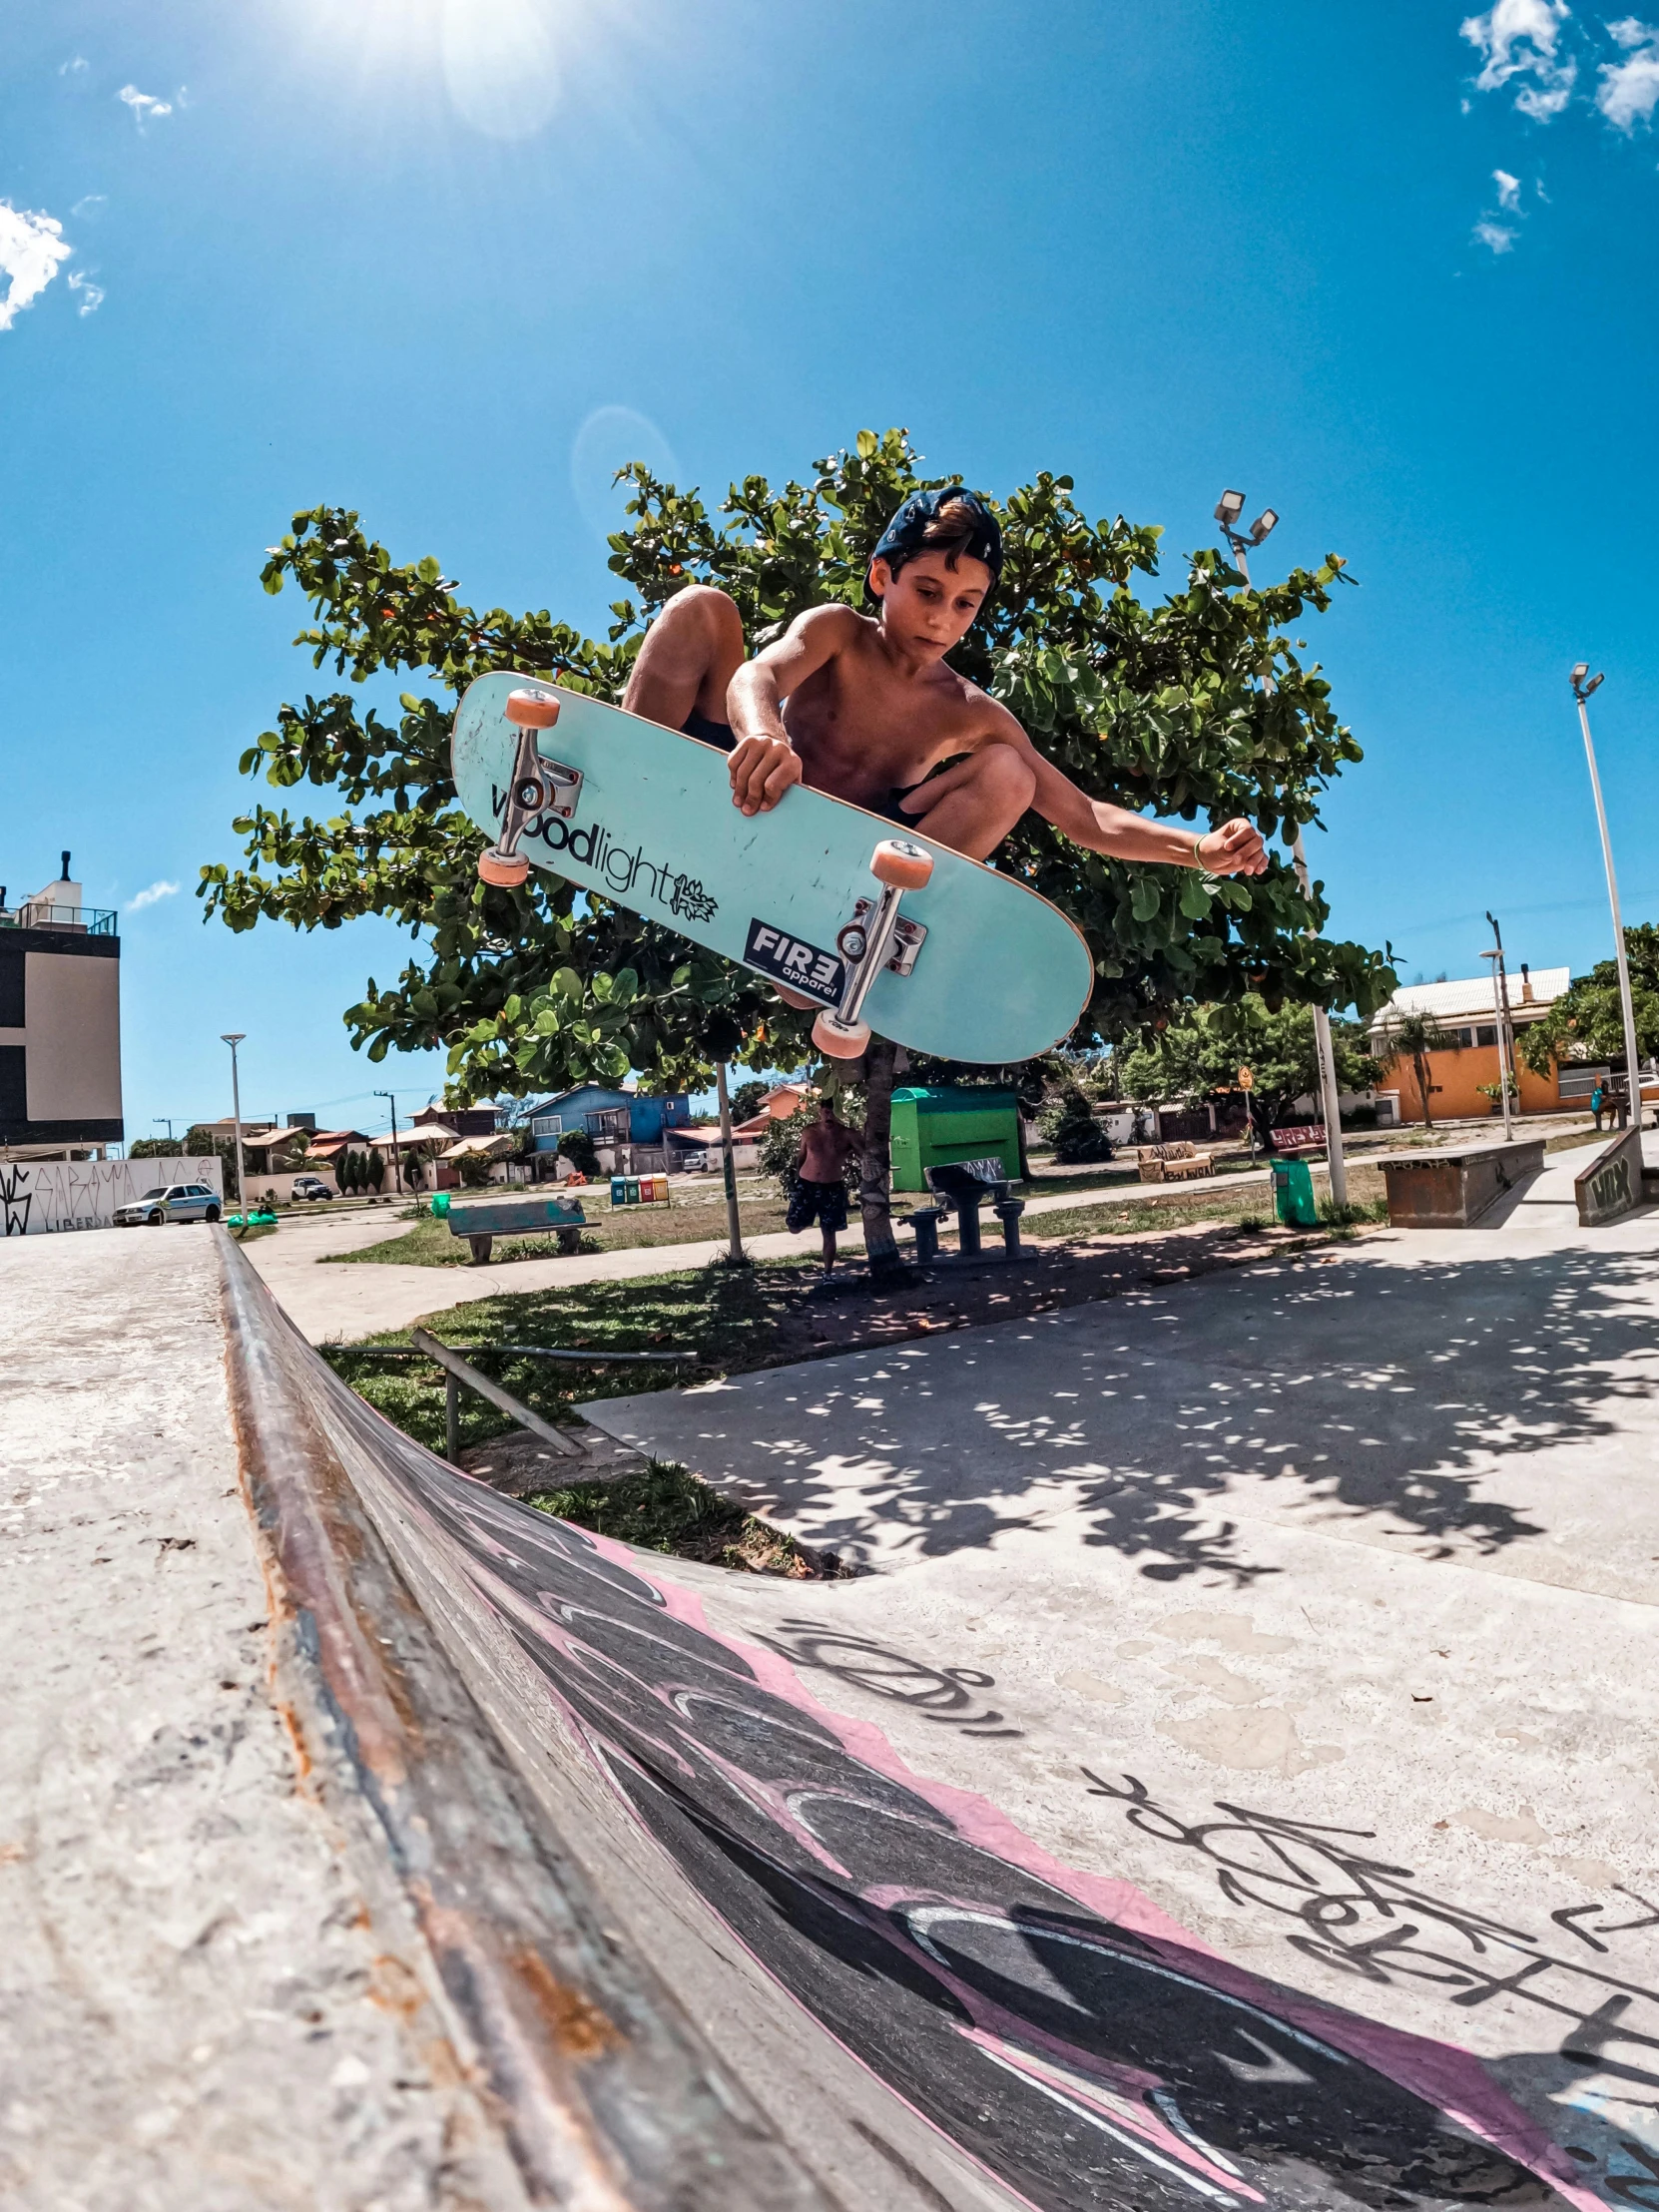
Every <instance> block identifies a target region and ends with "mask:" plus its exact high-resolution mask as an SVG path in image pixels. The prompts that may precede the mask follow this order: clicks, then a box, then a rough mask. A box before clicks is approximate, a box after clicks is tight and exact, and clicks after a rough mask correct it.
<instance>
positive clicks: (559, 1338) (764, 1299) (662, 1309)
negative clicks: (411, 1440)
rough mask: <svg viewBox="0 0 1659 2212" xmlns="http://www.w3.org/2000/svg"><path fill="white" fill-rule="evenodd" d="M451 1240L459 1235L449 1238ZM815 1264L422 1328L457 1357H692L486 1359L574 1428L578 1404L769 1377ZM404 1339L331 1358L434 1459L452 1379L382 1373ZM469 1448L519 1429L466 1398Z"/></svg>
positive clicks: (655, 1283)
mask: <svg viewBox="0 0 1659 2212" xmlns="http://www.w3.org/2000/svg"><path fill="white" fill-rule="evenodd" d="M446 1234H447V1232H446ZM815 1265H816V1262H815V1261H812V1260H807V1259H803V1260H801V1261H793V1260H786V1261H772V1262H769V1263H768V1264H767V1265H766V1266H765V1267H764V1268H754V1269H750V1268H723V1267H713V1266H711V1267H707V1268H693V1269H687V1270H684V1271H682V1272H680V1273H678V1274H674V1275H650V1276H643V1277H636V1278H634V1279H633V1280H632V1281H630V1282H626V1283H573V1284H570V1285H561V1286H556V1287H554V1288H552V1289H549V1290H545V1291H515V1292H510V1293H508V1292H499V1293H497V1294H496V1295H495V1296H494V1297H493V1298H483V1299H478V1300H476V1301H475V1302H473V1303H472V1304H469V1305H467V1306H461V1307H451V1308H449V1309H448V1310H447V1311H446V1312H443V1313H438V1314H433V1315H428V1316H427V1317H426V1319H425V1321H424V1322H423V1324H422V1326H423V1327H424V1328H426V1329H429V1330H430V1331H431V1333H432V1335H433V1336H434V1337H436V1338H437V1339H438V1340H439V1341H440V1342H441V1343H444V1344H453V1345H487V1344H502V1343H507V1344H532V1345H555V1346H559V1347H562V1348H564V1349H567V1350H570V1351H580V1352H660V1351H675V1352H678V1351H687V1352H690V1353H692V1354H693V1356H694V1357H693V1358H692V1359H691V1360H689V1361H687V1362H686V1363H685V1364H684V1365H683V1366H680V1365H676V1366H674V1367H669V1366H667V1365H665V1366H663V1367H661V1368H656V1367H652V1368H638V1367H622V1368H604V1367H593V1368H585V1367H565V1366H564V1365H563V1364H562V1363H560V1364H555V1363H554V1362H553V1361H550V1360H525V1359H514V1358H513V1357H512V1356H511V1355H510V1354H493V1355H489V1356H486V1358H485V1359H484V1360H482V1361H481V1362H480V1363H479V1365H480V1366H482V1367H483V1368H485V1369H486V1370H487V1372H488V1373H489V1374H490V1375H491V1376H493V1377H494V1379H495V1380H496V1381H497V1382H498V1383H501V1385H502V1386H503V1388H505V1389H508V1390H510V1391H511V1392H512V1394H513V1395H514V1397H516V1398H518V1399H519V1400H520V1401H521V1402H522V1403H524V1404H526V1405H530V1406H533V1407H534V1409H535V1410H536V1411H537V1412H538V1413H540V1414H542V1416H543V1417H544V1418H545V1419H547V1420H552V1421H561V1420H562V1421H569V1420H571V1419H573V1418H576V1417H579V1416H576V1415H574V1414H573V1413H572V1410H571V1408H572V1405H573V1403H574V1401H575V1400H576V1399H578V1398H587V1397H626V1396H630V1395H631V1394H632V1393H633V1392H635V1391H636V1390H648V1389H651V1388H653V1387H662V1388H666V1387H668V1386H669V1385H670V1384H671V1383H697V1382H708V1381H709V1380H710V1379H711V1378H712V1377H714V1376H716V1375H728V1374H731V1373H733V1372H734V1371H736V1370H741V1369H745V1368H753V1367H759V1366H761V1365H762V1364H763V1363H764V1361H765V1360H766V1358H767V1356H768V1354H769V1352H771V1351H772V1349H773V1347H774V1344H775V1341H776V1333H777V1324H778V1321H779V1319H780V1317H781V1316H782V1315H783V1314H784V1313H785V1312H786V1311H787V1310H788V1309H790V1308H791V1307H793V1306H794V1304H795V1303H796V1301H797V1299H798V1297H799V1293H800V1289H801V1283H802V1277H803V1273H804V1272H805V1271H806V1270H808V1269H809V1268H812V1267H814V1266H815ZM408 1341H409V1333H408V1331H407V1330H392V1331H388V1332H386V1333H385V1334H384V1335H382V1336H378V1337H373V1338H369V1339H367V1340H366V1341H365V1343H364V1344H362V1345H325V1346H323V1347H322V1356H323V1358H324V1359H326V1360H327V1361H328V1363H329V1364H330V1366H331V1367H332V1368H333V1369H334V1371H335V1373H336V1374H338V1375H340V1376H341V1377H343V1379H344V1380H345V1381H346V1382H347V1383H350V1385H351V1387H352V1388H353V1389H354V1390H356V1391H357V1392H359V1394H360V1395H361V1396H363V1397H365V1398H367V1399H368V1401H369V1403H370V1404H371V1405H373V1406H375V1407H377V1408H378V1410H379V1411H380V1412H382V1413H384V1414H385V1416H386V1418H387V1419H388V1420H389V1421H393V1422H395V1424H396V1425H397V1426H398V1427H399V1428H401V1429H402V1430H403V1432H404V1433H405V1435H409V1436H413V1437H415V1438H416V1439H417V1440H418V1441H419V1442H421V1443H423V1444H427V1445H429V1446H430V1447H431V1449H432V1450H433V1451H439V1452H441V1451H442V1449H443V1441H444V1434H443V1400H444V1391H443V1378H442V1376H441V1374H440V1373H439V1371H438V1370H437V1369H436V1368H435V1367H430V1366H428V1365H427V1363H426V1362H425V1361H422V1360H399V1361H396V1362H395V1363H394V1362H392V1361H389V1360H386V1361H376V1360H374V1359H373V1358H372V1357H364V1355H365V1353H366V1354H372V1350H373V1348H374V1347H375V1346H377V1345H406V1344H407V1343H408ZM460 1413H461V1442H462V1445H463V1447H464V1446H466V1445H469V1444H479V1443H485V1442H487V1441H488V1440H489V1438H490V1437H492V1436H499V1435H501V1434H502V1433H504V1431H505V1430H507V1429H508V1428H510V1427H511V1426H512V1422H511V1421H510V1420H508V1418H507V1416H506V1415H505V1414H504V1413H499V1412H497V1411H496V1409H495V1407H494V1406H493V1405H490V1404H489V1403H487V1402H486V1400H485V1399H483V1398H481V1397H479V1396H477V1395H476V1393H475V1392H473V1391H471V1390H463V1391H462V1392H461V1398H460Z"/></svg>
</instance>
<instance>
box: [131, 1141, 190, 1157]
mask: <svg viewBox="0 0 1659 2212" xmlns="http://www.w3.org/2000/svg"><path fill="white" fill-rule="evenodd" d="M127 1157H128V1159H129V1160H177V1159H178V1158H179V1147H178V1145H177V1144H176V1143H175V1142H174V1140H173V1139H172V1138H171V1137H135V1138H134V1139H133V1141H132V1143H131V1144H130V1145H129V1146H128V1147H127Z"/></svg>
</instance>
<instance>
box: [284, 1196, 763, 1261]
mask: <svg viewBox="0 0 1659 2212" xmlns="http://www.w3.org/2000/svg"><path fill="white" fill-rule="evenodd" d="M574 1195H575V1196H577V1197H579V1198H580V1199H581V1201H582V1208H583V1212H584V1213H585V1214H586V1215H587V1229H586V1231H585V1232H584V1234H583V1237H582V1244H581V1249H582V1250H583V1251H584V1252H637V1251H641V1250H648V1249H650V1248H651V1247H652V1246H655V1245H683V1244H707V1243H712V1242H715V1241H716V1240H719V1241H720V1242H722V1243H724V1242H725V1239H726V1193H725V1191H724V1189H723V1188H722V1187H721V1186H720V1185H719V1184H718V1183H717V1184H716V1185H715V1187H714V1189H713V1190H712V1191H710V1192H704V1191H702V1190H698V1191H697V1192H695V1193H694V1194H692V1195H691V1196H688V1197H684V1198H682V1197H681V1195H680V1194H679V1193H678V1192H676V1193H675V1196H674V1203H673V1204H672V1205H671V1206H619V1207H617V1208H616V1210H615V1211H614V1212H613V1211H612V1209H611V1206H610V1203H609V1200H608V1199H600V1198H596V1197H595V1196H594V1193H593V1189H592V1188H590V1189H588V1190H585V1191H578V1192H576V1193H575V1194H574ZM786 1211H787V1208H786V1205H785V1201H784V1199H783V1197H782V1196H781V1195H779V1194H778V1193H776V1192H772V1193H768V1192H766V1191H765V1190H757V1191H756V1192H755V1193H754V1194H753V1195H752V1196H749V1197H745V1196H743V1194H742V1193H740V1195H739V1204H738V1220H739V1223H740V1226H741V1228H742V1231H743V1234H744V1236H746V1237H764V1236H768V1235H770V1234H771V1233H772V1232H773V1231H774V1230H779V1229H782V1228H784V1227H785V1218H784V1217H785V1214H786ZM398 1218H399V1219H401V1220H405V1221H407V1220H410V1219H411V1218H412V1220H413V1227H412V1228H410V1229H408V1230H406V1231H405V1232H404V1234H403V1235H402V1236H400V1237H397V1236H388V1237H387V1239H386V1241H385V1242H384V1243H383V1244H372V1245H365V1246H364V1247H363V1248H362V1250H361V1251H359V1252H333V1253H325V1254H323V1256H322V1260H321V1263H320V1264H321V1265H323V1266H326V1267H400V1268H408V1267H414V1268H464V1267H470V1266H471V1265H472V1252H471V1249H470V1247H469V1246H468V1244H467V1241H466V1239H465V1238H464V1237H457V1236H454V1235H452V1234H451V1232H450V1228H449V1224H448V1223H447V1222H446V1221H439V1220H437V1219H436V1218H435V1217H434V1216H433V1215H432V1214H431V1213H429V1212H428V1211H426V1210H425V1209H424V1208H422V1209H420V1211H419V1212H418V1214H415V1213H413V1211H412V1210H411V1212H409V1213H405V1214H402V1215H400V1216H399V1217H398ZM389 1226H390V1225H389V1224H388V1228H389ZM804 1249H805V1246H804ZM558 1250H559V1247H558V1240H557V1238H556V1237H555V1236H553V1235H552V1234H551V1233H549V1234H548V1235H546V1236H534V1237H497V1238H496V1240H495V1249H494V1251H493V1252H492V1253H491V1255H490V1261H491V1265H492V1266H493V1265H494V1264H495V1263H496V1262H498V1261H503V1260H507V1261H511V1260H547V1259H553V1258H556V1257H557V1255H558Z"/></svg>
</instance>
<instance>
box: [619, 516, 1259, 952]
mask: <svg viewBox="0 0 1659 2212" xmlns="http://www.w3.org/2000/svg"><path fill="white" fill-rule="evenodd" d="M1001 568H1002V534H1001V531H1000V529H999V528H998V526H997V522H996V518H995V516H994V515H992V514H991V512H990V510H989V509H988V508H987V507H986V506H985V505H984V504H983V502H982V501H981V500H980V499H978V498H977V497H976V495H975V494H974V493H972V492H969V491H964V490H962V489H961V488H960V487H959V486H949V487H946V488H945V489H944V490H942V491H921V492H914V493H912V494H911V496H910V497H909V498H908V499H906V500H905V502H904V504H903V505H902V506H901V507H900V508H899V510H898V512H897V513H896V514H895V515H894V516H893V518H892V520H891V521H890V522H889V523H888V525H887V527H886V530H885V532H884V533H883V535H882V537H881V541H880V543H879V544H878V545H877V547H876V549H875V553H874V556H873V558H872V559H871V561H870V566H869V579H868V588H869V591H870V593H871V595H872V596H873V597H875V598H876V599H878V600H879V602H880V608H879V613H878V614H877V615H875V616H873V617H872V616H869V615H862V614H859V613H857V612H856V611H855V609H853V608H851V607H844V606H840V605H832V606H827V607H814V608H811V609H810V610H809V611H808V612H807V613H806V614H804V615H799V616H797V618H796V620H795V621H794V622H792V623H791V625H790V627H789V629H788V631H787V632H786V633H785V635H784V636H783V637H782V638H780V639H779V640H778V642H777V644H776V645H769V646H768V647H767V648H766V650H765V652H763V653H759V654H757V655H756V657H755V658H754V659H753V660H751V661H746V660H745V659H744V637H743V624H742V622H741V620H740V618H739V615H738V610H737V607H736V606H735V605H734V603H733V602H732V600H730V599H729V598H728V597H727V595H726V594H725V592H723V591H717V590H715V589H714V588H713V587H712V586H710V585H706V584H698V585H690V586H688V587H687V588H686V589H685V590H684V591H682V592H679V593H677V594H676V596H675V597H674V598H673V599H671V600H670V601H669V602H668V605H667V606H666V607H665V608H664V609H663V611H662V613H661V614H660V615H659V616H658V617H657V620H656V621H655V622H654V623H653V624H652V626H651V629H650V632H649V633H648V635H647V637H646V640H645V643H644V645H643V646H642V647H641V648H640V654H639V659H638V660H637V661H636V662H635V664H634V672H633V675H632V677H631V678H630V679H629V684H628V691H627V694H626V696H625V698H624V700H623V705H624V706H625V707H627V708H628V709H629V711H630V712H631V713H633V714H637V715H644V716H646V717H647V718H648V719H649V720H650V721H652V722H660V723H665V724H666V725H667V726H668V727H669V728H670V729H673V730H684V731H686V732H687V733H688V735H690V736H692V737H695V738H702V739H703V740H704V741H705V742H706V743H708V744H711V745H719V746H721V747H723V748H724V749H725V750H727V751H728V752H730V753H731V756H732V802H733V805H734V806H736V807H738V808H740V809H741V810H742V812H743V813H744V814H745V815H756V814H765V813H767V812H769V811H770V810H771V809H772V808H774V807H776V806H777V805H778V803H779V801H780V800H781V799H782V798H783V797H784V796H785V794H786V793H787V792H788V791H789V789H790V787H791V785H793V784H801V783H805V784H808V785H810V786H811V787H812V788H813V789H814V790H815V791H824V792H829V793H830V794H831V795H832V796H833V797H834V798H836V799H846V800H850V801H852V803H853V804H854V805H856V806H860V807H867V808H868V809H869V810H870V812H871V813H872V814H878V815H882V816H884V817H885V818H886V819H887V820H888V821H889V822H894V823H897V824H899V825H900V827H902V828H906V829H908V828H914V829H916V830H920V831H921V832H922V833H923V834H924V835H925V836H928V837H930V838H932V839H933V840H934V841H935V842H936V843H939V844H943V845H949V846H951V847H952V848H953V849H954V850H955V851H957V852H964V853H966V854H967V855H968V857H969V858H970V859H975V860H984V859H988V858H989V857H990V855H991V854H992V853H993V852H994V851H995V850H996V848H997V846H998V845H999V844H1000V843H1001V841H1002V839H1003V838H1004V837H1005V836H1006V835H1007V834H1008V831H1009V830H1011V829H1012V828H1013V827H1014V824H1015V823H1016V822H1018V820H1019V818H1020V816H1021V815H1023V814H1024V813H1025V812H1026V810H1027V808H1034V809H1035V810H1036V812H1037V813H1038V814H1040V815H1042V816H1043V817H1044V818H1045V819H1046V820H1047V821H1049V822H1051V823H1053V825H1054V827H1055V828H1056V829H1057V830H1061V831H1063V832H1064V834H1065V835H1066V836H1068V837H1070V838H1071V839H1072V841H1073V842H1074V843H1076V844H1080V845H1083V846H1085V847H1086V848H1087V849H1088V850H1090V851H1094V852H1108V853H1112V854H1114V855H1116V857H1117V858H1119V859H1124V860H1143V861H1161V862H1163V863H1164V864H1166V865H1168V866H1173V867H1196V868H1203V869H1206V870H1207V871H1208V872H1209V873H1211V874H1213V875H1260V874H1261V873H1262V872H1263V870H1264V869H1265V868H1266V867H1267V864H1268V856H1267V850H1266V847H1265V846H1264V844H1263V842H1262V838H1261V835H1260V833H1259V831H1258V830H1257V829H1256V827H1255V825H1254V824H1253V823H1251V822H1247V821H1244V820H1237V821H1233V822H1228V823H1225V824H1223V826H1222V827H1221V828H1220V829H1219V830H1209V831H1207V832H1200V831H1196V830H1190V829H1188V828H1187V827H1186V826H1185V825H1184V824H1179V825H1178V824H1174V823H1166V822H1154V821H1150V820H1148V818H1147V817H1146V816H1144V815H1138V814H1134V813H1132V812H1131V811H1130V810H1129V809H1128V808H1125V807H1112V806H1108V805H1107V804H1106V803H1105V802H1104V801H1103V800H1097V799H1090V798H1089V797H1088V796H1087V795H1086V794H1085V793H1083V792H1081V791H1079V789H1078V788H1077V786H1076V785H1075V784H1074V783H1072V781H1071V779H1070V778H1069V777H1067V776H1062V775H1061V773H1060V771H1059V770H1058V769H1057V768H1055V767H1054V766H1053V764H1052V763H1051V762H1049V761H1046V760H1044V758H1043V756H1042V755H1041V754H1040V753H1039V752H1038V751H1037V749H1036V747H1035V746H1034V745H1032V743H1031V741H1030V739H1029V738H1028V737H1027V736H1026V734H1025V732H1024V731H1023V730H1022V729H1021V728H1020V726H1019V724H1018V723H1017V722H1016V721H1015V719H1014V717H1013V716H1012V715H1011V714H1010V713H1009V712H1008V710H1007V708H1006V707H1003V706H1001V705H1000V704H999V703H998V702H997V701H996V700H994V699H992V698H991V697H990V696H989V695H988V694H987V693H985V692H982V691H981V690H980V689H979V688H978V686H977V685H975V684H970V683H969V682H968V681H967V679H966V678H965V677H963V676H958V675H957V674H956V672H955V670H954V669H951V668H949V667H947V666H946V665H945V655H946V654H947V653H948V652H949V651H950V650H951V648H952V646H955V645H958V644H960V642H961V640H962V639H963V638H964V637H965V636H966V635H967V633H968V631H969V630H970V629H971V628H972V626H973V623H974V620H975V618H976V617H977V615H978V613H979V610H980V608H981V607H982V606H983V605H984V603H985V601H986V599H987V598H988V597H989V596H990V594H991V592H992V591H993V590H994V589H995V586H996V582H997V578H998V576H999V575H1000V573H1001ZM947 762H948V763H949V766H948V767H943V769H942V773H940V774H938V775H934V774H933V773H932V772H933V771H934V770H935V769H939V768H941V764H944V763H947ZM785 995H788V994H785Z"/></svg>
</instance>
